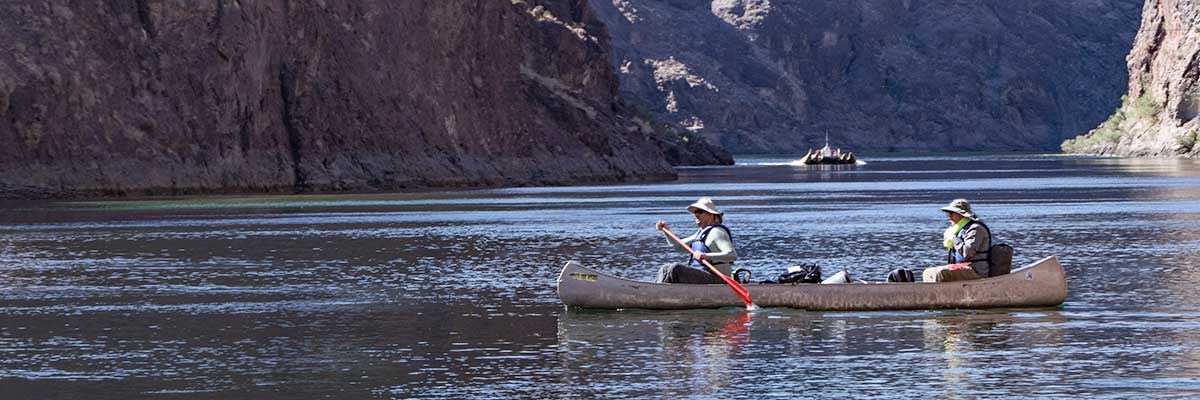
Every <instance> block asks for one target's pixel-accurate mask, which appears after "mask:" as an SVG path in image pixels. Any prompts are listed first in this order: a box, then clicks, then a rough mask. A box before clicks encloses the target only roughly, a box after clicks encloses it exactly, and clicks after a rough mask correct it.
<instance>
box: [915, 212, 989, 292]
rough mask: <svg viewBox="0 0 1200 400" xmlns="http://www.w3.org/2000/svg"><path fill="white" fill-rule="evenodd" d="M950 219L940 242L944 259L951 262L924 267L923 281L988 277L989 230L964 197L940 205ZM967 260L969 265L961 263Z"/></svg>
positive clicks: (949, 280) (950, 280)
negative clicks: (943, 250) (965, 265)
mask: <svg viewBox="0 0 1200 400" xmlns="http://www.w3.org/2000/svg"><path fill="white" fill-rule="evenodd" d="M941 210H942V211H945V212H946V214H947V217H948V218H950V227H948V228H946V231H945V232H944V233H943V234H942V245H943V246H945V247H946V253H947V255H946V262H949V263H951V265H943V266H940V267H932V268H926V269H925V272H924V273H922V274H921V275H922V276H921V277H922V280H923V281H925V282H953V281H965V280H970V279H979V278H986V277H987V276H988V272H989V271H988V269H989V267H990V266H989V264H988V251H989V250H988V249H989V248H990V247H991V244H992V232H991V231H990V230H989V229H988V227H987V225H984V223H983V221H982V220H981V219H980V218H979V216H978V215H975V213H974V212H972V211H971V203H970V202H968V201H967V199H955V200H954V201H951V202H950V204H949V205H947V206H945V207H942V208H941ZM965 262H970V263H971V264H970V265H969V267H965V268H964V267H962V266H961V263H965Z"/></svg>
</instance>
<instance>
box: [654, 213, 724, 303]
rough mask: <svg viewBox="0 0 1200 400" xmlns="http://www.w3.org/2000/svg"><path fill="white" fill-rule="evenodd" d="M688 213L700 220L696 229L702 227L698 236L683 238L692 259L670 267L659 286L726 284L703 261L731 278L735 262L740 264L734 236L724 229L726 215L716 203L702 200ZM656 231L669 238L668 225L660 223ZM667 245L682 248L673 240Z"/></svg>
mask: <svg viewBox="0 0 1200 400" xmlns="http://www.w3.org/2000/svg"><path fill="white" fill-rule="evenodd" d="M687 209H688V211H691V212H692V215H693V216H695V217H696V225H697V226H699V227H700V229H699V230H697V231H696V233H694V234H692V235H691V236H688V237H686V238H683V239H682V240H683V242H684V243H687V244H688V245H689V246H691V248H685V249H684V250H688V251H689V252H691V253H692V257H690V258H689V259H688V262H687V263H686V264H684V263H669V264H666V265H663V266H662V268H660V269H659V271H658V277H657V278H656V279H655V282H658V283H723V282H724V281H723V280H721V277H719V276H717V275H716V274H713V273H712V272H711V271H709V269H708V267H705V266H704V264H703V263H701V262H700V260H708V262H709V263H711V264H712V265H713V267H716V269H717V270H718V271H721V273H722V274H725V275H730V274H731V273H732V272H731V271H733V262H734V260H737V257H738V255H737V249H735V248H734V246H733V235H732V233H730V232H729V228H727V227H725V225H722V224H721V222H722V221H724V219H725V213H723V212H721V211H720V210H718V209H717V206H716V204H713V201H712V199H710V198H708V197H701V198H700V199H699V200H696V202H695V203H692V204H691V205H689V206H688V208H687ZM654 228H655V229H658V231H659V232H663V234H664V235H666V230H667V224H666V222H663V221H662V220H659V221H658V222H657V223H655V224H654ZM667 242H668V243H670V244H672V245H673V246H678V244H677V243H675V242H674V241H672V240H671V239H670V237H668V238H667Z"/></svg>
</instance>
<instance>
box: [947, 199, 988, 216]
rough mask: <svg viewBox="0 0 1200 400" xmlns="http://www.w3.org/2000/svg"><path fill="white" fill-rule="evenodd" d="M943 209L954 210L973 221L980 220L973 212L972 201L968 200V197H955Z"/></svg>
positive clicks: (953, 211)
mask: <svg viewBox="0 0 1200 400" xmlns="http://www.w3.org/2000/svg"><path fill="white" fill-rule="evenodd" d="M942 211H945V212H952V213H955V214H958V215H961V216H964V217H967V219H970V220H972V221H978V220H979V217H978V216H976V215H975V213H973V212H971V203H970V202H968V201H967V199H954V201H951V202H950V204H949V205H947V206H945V207H942Z"/></svg>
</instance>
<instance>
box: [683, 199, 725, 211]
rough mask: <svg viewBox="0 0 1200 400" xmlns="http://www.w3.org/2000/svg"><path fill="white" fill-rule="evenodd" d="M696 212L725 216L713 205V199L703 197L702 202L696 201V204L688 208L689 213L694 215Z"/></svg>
mask: <svg viewBox="0 0 1200 400" xmlns="http://www.w3.org/2000/svg"><path fill="white" fill-rule="evenodd" d="M696 210H700V211H704V212H707V213H709V214H713V215H721V214H724V213H723V212H721V210H718V209H717V205H716V204H713V201H712V199H710V198H707V197H701V198H700V200H696V202H695V203H692V205H690V206H688V212H693V213H694V212H696Z"/></svg>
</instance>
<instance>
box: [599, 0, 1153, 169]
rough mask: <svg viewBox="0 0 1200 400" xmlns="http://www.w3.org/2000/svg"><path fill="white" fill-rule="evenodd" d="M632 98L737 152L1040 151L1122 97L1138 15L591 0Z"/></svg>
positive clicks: (935, 4) (1114, 8) (1054, 9)
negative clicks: (829, 147)
mask: <svg viewBox="0 0 1200 400" xmlns="http://www.w3.org/2000/svg"><path fill="white" fill-rule="evenodd" d="M591 2H592V5H593V7H595V8H596V10H597V13H598V14H599V15H600V18H601V19H603V20H604V21H605V23H606V24H607V25H608V28H609V32H610V33H611V34H612V43H613V48H614V56H615V57H614V58H613V61H614V62H615V63H616V66H617V67H618V69H619V71H620V74H621V90H622V92H623V93H626V94H628V96H627V98H633V99H638V100H639V102H640V106H641V107H643V108H645V109H646V110H647V111H648V112H649V113H651V114H653V115H655V116H658V117H659V118H660V119H662V120H664V121H670V122H671V123H674V124H676V125H677V126H679V127H680V128H681V129H688V130H691V131H693V132H696V133H697V134H700V135H703V136H705V137H707V138H709V139H710V140H713V141H715V142H719V143H721V144H723V145H725V146H726V147H727V148H728V149H730V150H731V151H734V152H785V151H790V152H799V153H803V152H804V151H805V150H807V149H810V148H817V147H821V146H822V145H823V144H824V143H823V142H824V137H825V133H826V132H828V134H829V136H830V138H831V141H832V142H833V143H835V144H836V145H840V146H841V147H843V148H851V149H854V150H856V151H881V150H882V151H962V150H975V151H978V150H1049V149H1057V148H1058V145H1059V143H1060V142H1061V141H1062V140H1063V139H1064V138H1066V137H1069V136H1072V135H1075V134H1077V133H1078V132H1081V131H1083V130H1086V129H1088V128H1090V127H1092V126H1095V125H1096V124H1097V123H1099V122H1100V121H1102V120H1104V118H1105V117H1106V116H1107V115H1108V114H1109V113H1110V112H1111V110H1112V109H1113V108H1114V107H1116V105H1117V104H1118V102H1119V100H1118V98H1119V96H1120V93H1121V92H1122V91H1123V90H1124V87H1125V72H1124V65H1123V63H1122V60H1123V59H1124V56H1125V54H1126V53H1128V51H1129V48H1130V45H1131V43H1132V41H1133V35H1134V33H1135V32H1136V30H1137V21H1138V16H1139V14H1140V12H1141V0H1062V1H1045V0H1013V1H968V2H950V1H925V0H846V1H779V0H703V1H685V0H591Z"/></svg>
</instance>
